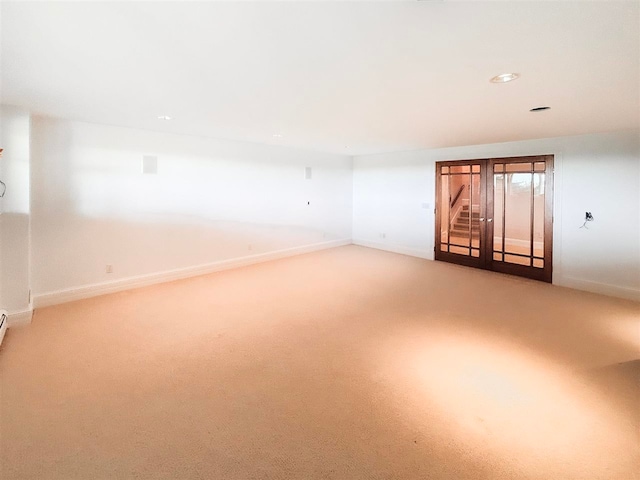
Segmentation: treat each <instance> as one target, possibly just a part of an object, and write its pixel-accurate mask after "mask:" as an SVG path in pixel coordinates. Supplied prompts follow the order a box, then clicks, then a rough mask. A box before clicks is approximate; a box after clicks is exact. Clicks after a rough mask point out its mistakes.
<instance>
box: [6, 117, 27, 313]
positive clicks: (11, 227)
mask: <svg viewBox="0 0 640 480" xmlns="http://www.w3.org/2000/svg"><path fill="white" fill-rule="evenodd" d="M29 130H30V118H29V114H28V112H26V111H23V110H20V109H18V108H14V107H9V106H2V107H0V147H1V148H3V149H4V152H3V154H2V157H1V158H0V180H2V181H3V182H4V183H5V184H6V185H7V190H6V193H5V196H4V198H2V200H0V202H1V203H0V309H2V310H7V311H8V312H9V315H10V320H11V318H12V317H14V318H15V317H16V316H18V315H23V314H27V313H29V312H30V310H31V308H30V305H29V303H30V302H29V283H30V279H29V213H30V202H29V169H30V164H29ZM28 318H29V319H30V313H29V317H28Z"/></svg>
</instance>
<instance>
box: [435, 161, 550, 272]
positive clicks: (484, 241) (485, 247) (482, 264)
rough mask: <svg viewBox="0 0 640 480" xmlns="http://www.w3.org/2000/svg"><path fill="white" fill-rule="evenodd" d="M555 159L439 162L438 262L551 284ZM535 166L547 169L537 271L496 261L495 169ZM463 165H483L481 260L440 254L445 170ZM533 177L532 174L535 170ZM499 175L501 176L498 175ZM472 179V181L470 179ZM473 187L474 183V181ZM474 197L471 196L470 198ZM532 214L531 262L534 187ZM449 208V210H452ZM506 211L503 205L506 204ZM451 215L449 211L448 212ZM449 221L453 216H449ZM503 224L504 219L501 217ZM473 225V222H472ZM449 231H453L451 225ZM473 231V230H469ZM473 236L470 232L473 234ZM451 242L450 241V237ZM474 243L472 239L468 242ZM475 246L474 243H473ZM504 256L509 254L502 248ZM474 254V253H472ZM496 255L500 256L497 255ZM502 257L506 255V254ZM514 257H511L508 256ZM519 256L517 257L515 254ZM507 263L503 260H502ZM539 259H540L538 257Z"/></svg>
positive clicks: (436, 238) (436, 228)
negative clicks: (542, 164) (541, 248)
mask: <svg viewBox="0 0 640 480" xmlns="http://www.w3.org/2000/svg"><path fill="white" fill-rule="evenodd" d="M553 160H554V158H553V155H536V156H526V157H504V158H485V159H473V160H456V161H445V162H436V201H435V205H436V212H435V213H436V215H435V243H434V245H435V259H436V260H442V261H446V262H451V263H456V264H459V265H466V266H470V267H475V268H481V269H486V270H493V271H496V272H502V273H508V274H512V275H518V276H523V277H527V278H533V279H535V280H541V281H544V282H549V283H551V281H552V276H553V268H552V266H553ZM535 162H545V168H544V174H545V175H544V179H545V181H544V233H543V239H544V254H543V263H544V267H543V268H534V267H533V266H523V265H517V264H515V263H508V262H505V261H497V260H494V238H495V237H494V229H495V223H494V221H493V220H494V207H495V206H494V202H493V199H494V165H496V164H505V165H506V164H507V163H508V164H516V163H530V164H532V165H534V164H535ZM464 165H470V166H471V165H481V167H480V186H481V188H480V199H479V201H480V210H479V220H480V223H479V231H480V232H479V256H478V257H473V256H470V255H469V256H466V255H459V254H455V253H449V252H444V251H441V248H440V246H441V242H442V220H443V218H442V212H443V205H442V198H441V197H442V178H443V175H442V167H452V166H464ZM470 171H471V172H472V171H473V167H470ZM532 173H533V170H532ZM497 174H498V175H499V173H497ZM506 176H507V172H506V167H505V171H504V177H503V178H504V179H505V180H503V192H504V191H505V189H506ZM449 178H450V174H449V175H447V179H449ZM470 178H473V177H470ZM532 179H533V177H532ZM472 183H473V180H472ZM470 195H471V194H470ZM531 195H532V197H531V207H530V208H531V212H530V221H531V226H530V242H531V243H530V249H531V252H530V257H531V260H530V262H531V263H532V264H533V262H534V257H535V253H534V248H533V247H534V229H533V222H534V201H533V199H534V197H533V195H534V193H533V185H532V187H531ZM449 208H450V206H449ZM503 208H504V204H503ZM469 210H470V214H469V215H472V211H473V200H472V199H471V200H470V208H469ZM447 211H449V210H447ZM502 213H503V214H504V212H502ZM449 218H450V216H449ZM502 218H503V221H504V215H503V216H502ZM470 224H471V220H470ZM447 228H448V229H449V230H450V229H451V225H448V226H447ZM470 228H471V227H470ZM501 231H502V232H503V238H504V235H505V226H504V224H503V225H502V229H501ZM470 232H471V230H470ZM447 238H448V239H449V238H450V237H447ZM469 242H472V237H471V238H470V239H469ZM471 245H472V243H471ZM502 248H503V252H506V250H505V246H504V244H503V247H502ZM469 252H471V249H470V250H469ZM496 253H497V252H496ZM503 255H507V254H506V253H504V254H503ZM509 255H511V254H509ZM516 255H517V254H516ZM502 258H503V259H504V256H503V257H502ZM535 258H539V257H535Z"/></svg>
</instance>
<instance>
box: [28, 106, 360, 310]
mask: <svg viewBox="0 0 640 480" xmlns="http://www.w3.org/2000/svg"><path fill="white" fill-rule="evenodd" d="M143 155H157V157H158V174H157V175H143V174H142V173H141V163H142V157H143ZM307 166H310V167H312V169H313V170H312V179H311V180H305V178H304V169H305V167H307ZM31 178H32V192H33V194H32V223H33V228H32V245H33V247H32V257H33V282H32V288H33V293H34V297H35V302H36V306H38V305H45V304H48V303H55V302H58V301H64V300H69V299H73V298H81V297H83V296H88V295H90V294H95V293H99V292H102V291H109V288H110V287H109V285H116V286H119V288H116V289H120V287H122V288H124V287H126V286H131V285H133V284H135V283H136V282H137V281H141V282H143V283H144V282H145V281H146V280H145V279H148V278H151V277H153V279H155V280H158V279H167V278H174V277H172V276H171V275H174V276H175V278H178V277H180V276H187V275H189V274H194V273H198V272H205V271H211V270H212V269H215V268H217V267H216V265H218V266H219V265H229V262H231V264H234V265H235V264H238V262H237V261H238V259H240V261H253V260H256V259H266V258H273V256H274V255H275V256H277V255H286V254H291V253H295V252H298V251H304V250H305V249H314V248H321V247H324V246H333V245H337V244H340V243H342V244H344V243H350V239H351V215H352V160H351V158H350V157H347V156H337V155H329V154H321V153H314V152H307V151H300V150H294V149H290V148H284V147H278V146H265V145H257V144H249V143H239V142H231V141H221V140H213V139H207V138H202V137H195V136H179V135H168V134H162V133H155V132H149V131H142V130H134V129H128V128H120V127H111V126H104V125H96V124H88V123H80V122H72V121H66V120H60V119H52V118H44V117H34V118H33V121H32V177H31ZM308 202H309V204H308ZM247 257H250V258H248V259H247ZM220 262H227V263H220ZM234 262H235V263H234ZM107 264H110V265H113V273H110V274H109V273H106V265H107ZM158 275H160V277H158ZM163 275H164V276H163ZM149 276H151V277H149ZM105 285H106V286H105Z"/></svg>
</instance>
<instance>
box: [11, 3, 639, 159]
mask: <svg viewBox="0 0 640 480" xmlns="http://www.w3.org/2000/svg"><path fill="white" fill-rule="evenodd" d="M0 5H1V7H0V8H1V26H2V45H1V47H2V50H1V52H2V57H1V62H2V63H1V66H2V76H1V80H2V84H1V89H2V91H1V94H2V96H1V98H2V103H7V104H12V105H18V106H23V107H26V108H28V109H30V110H31V111H33V112H34V113H39V114H47V115H54V116H61V117H65V118H70V119H77V120H84V121H90V122H99V123H106V124H113V125H122V126H130V127H139V128H145V129H151V130H159V131H166V132H175V133H183V134H194V135H204V136H209V137H217V138H229V139H237V140H246V141H252V142H260V143H278V144H283V145H290V146H296V147H302V148H308V149H314V150H321V151H327V152H334V153H346V154H349V155H355V154H365V153H375V152H385V151H394V150H408V149H418V148H431V147H443V146H455V145H471V144H480V143H491V142H502V141H510V140H521V139H530V138H542V137H551V136H559V135H572V134H581V133H589V132H599V131H610V130H616V129H623V128H639V127H640V118H639V117H640V69H639V64H640V34H639V32H640V9H639V5H640V3H639V2H637V1H630V2H581V1H579V2H548V1H539V2H478V1H476V2H451V1H404V2H403V1H392V2H264V1H263V2H196V3H191V2H140V3H137V2H136V3H134V2H129V3H127V2H105V3H102V2H100V3H97V2H89V3H87V2H67V3H65V2H61V3H57V2H38V3H32V2H6V1H4V2H0ZM504 72H517V73H520V74H521V78H520V79H519V80H517V81H515V82H512V83H509V84H504V85H496V84H491V83H489V79H490V78H491V77H493V76H494V75H497V74H500V73H504ZM542 105H545V106H550V107H551V110H549V111H547V112H542V113H530V112H529V109H530V108H532V107H538V106H542ZM159 115H170V116H171V117H173V120H171V121H161V120H158V119H157V117H158V116H159ZM274 134H280V135H282V137H280V138H274V137H273V135H274Z"/></svg>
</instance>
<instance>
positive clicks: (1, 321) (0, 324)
mask: <svg viewBox="0 0 640 480" xmlns="http://www.w3.org/2000/svg"><path fill="white" fill-rule="evenodd" d="M8 322H9V315H8V314H7V312H6V310H0V345H2V340H3V339H4V334H5V333H6V332H7V323H8Z"/></svg>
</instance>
